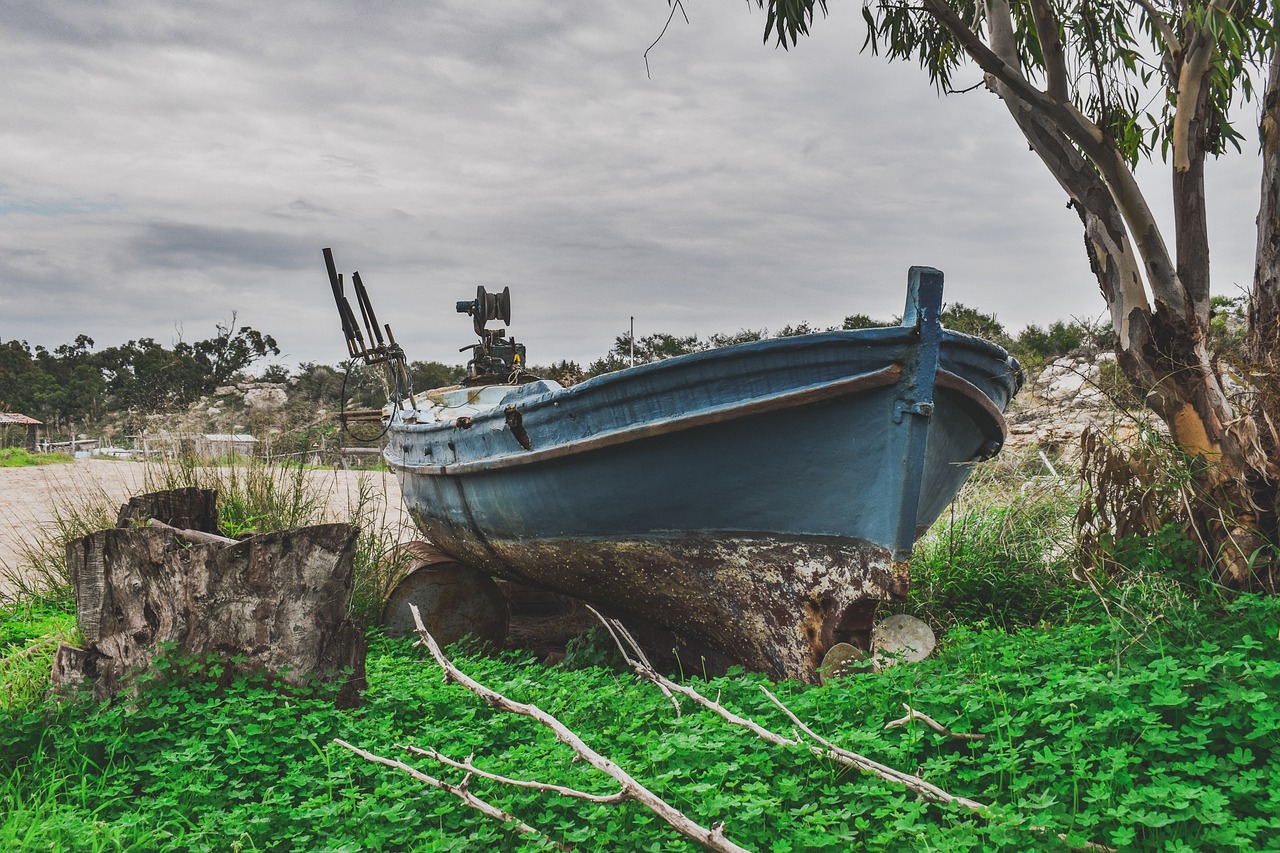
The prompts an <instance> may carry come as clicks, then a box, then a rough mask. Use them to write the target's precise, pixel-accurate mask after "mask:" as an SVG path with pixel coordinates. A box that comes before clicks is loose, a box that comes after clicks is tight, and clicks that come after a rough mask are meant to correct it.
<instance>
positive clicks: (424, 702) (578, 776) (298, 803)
mask: <svg viewBox="0 0 1280 853" xmlns="http://www.w3.org/2000/svg"><path fill="white" fill-rule="evenodd" d="M4 615H5V616H6V619H7V620H8V625H9V628H8V630H7V632H6V637H7V638H17V639H18V640H19V641H23V642H25V641H26V640H27V639H29V637H28V636H27V635H26V634H24V632H23V631H22V630H20V629H19V628H15V627H14V626H15V625H18V624H19V623H20V622H21V621H22V620H23V619H26V618H36V619H44V620H46V622H47V620H48V619H50V618H51V617H50V616H49V615H48V614H47V613H39V614H35V615H34V616H33V615H32V614H31V613H30V612H28V613H27V614H26V615H23V614H22V613H15V612H10V613H8V614H4ZM64 618H65V617H64ZM41 630H47V626H46V625H42V626H41ZM26 633H27V634H32V632H31V631H28V632H26ZM6 641H7V642H8V640H6ZM15 648H16V647H15V646H14V645H9V646H8V648H7V649H6V650H5V653H9V652H12V651H13V650H14V649H15ZM455 654H456V656H457V657H456V659H457V661H458V663H459V664H460V666H461V667H462V668H463V669H464V670H465V671H467V672H469V673H470V674H472V675H473V676H474V677H476V678H477V679H478V680H480V681H481V682H482V683H485V684H488V685H489V686H491V687H493V688H495V689H498V690H500V691H502V692H503V693H505V694H507V695H508V696H510V697H511V698H513V699H516V700H519V701H525V702H532V703H535V704H537V705H539V706H540V707H542V708H543V709H545V710H547V711H550V712H551V713H554V714H556V715H558V716H559V717H560V718H561V719H562V720H563V721H564V722H566V723H567V724H568V725H570V726H571V727H572V728H574V729H575V730H576V731H577V732H578V733H579V734H580V735H581V736H583V737H584V738H585V739H586V740H587V742H588V743H590V744H591V745H592V746H593V747H595V748H596V749H598V750H599V751H601V752H603V753H605V754H607V755H609V756H610V757H612V758H613V759H614V760H616V761H617V762H618V763H619V764H621V765H622V766H623V767H624V768H626V769H627V770H628V771H629V772H631V773H632V774H633V775H635V776H636V777H637V778H639V779H640V780H641V781H642V782H644V783H645V784H646V785H648V786H650V787H651V788H652V789H653V790H655V791H657V792H658V793H659V794H661V795H663V796H664V797H666V798H667V799H668V800H670V801H671V802H672V803H673V804H674V805H676V806H677V807H679V808H681V809H683V810H685V811H686V812H687V813H688V814H689V815H690V816H691V817H693V818H695V819H696V820H698V821H700V822H702V823H703V824H704V825H710V824H712V823H715V822H718V821H724V822H725V823H726V825H727V827H726V830H727V833H728V835H729V837H730V838H732V839H733V840H734V841H736V842H738V843H740V844H742V845H744V846H747V847H751V848H755V849H760V850H775V851H791V850H796V851H799V850H832V851H837V850H838V851H845V850H856V849H870V850H948V851H951V850H992V849H998V850H1036V849H1044V850H1054V849H1063V844H1062V842H1060V841H1059V840H1058V838H1057V834H1058V833H1065V834H1066V835H1067V841H1068V843H1069V844H1073V845H1082V844H1084V843H1085V842H1095V843H1100V844H1106V845H1112V846H1116V847H1119V848H1121V849H1141V850H1215V849H1216V850H1221V849H1280V784H1278V783H1280V702H1278V700H1277V697H1278V696H1280V601H1276V600H1271V599H1260V598H1252V597H1246V598H1242V599H1240V600H1239V601H1237V602H1236V603H1234V604H1231V605H1228V606H1225V607H1223V608H1222V609H1220V610H1219V611H1218V612H1216V613H1207V612H1205V613H1202V614H1200V615H1198V616H1196V617H1195V619H1194V620H1192V621H1191V622H1190V623H1188V622H1186V621H1183V622H1179V623H1177V624H1176V625H1175V623H1173V622H1169V623H1167V624H1166V628H1165V629H1164V630H1163V632H1161V631H1160V630H1159V629H1157V630H1154V631H1149V632H1148V633H1147V634H1146V635H1145V636H1144V637H1143V638H1142V641H1141V642H1140V643H1134V642H1133V641H1132V638H1131V637H1130V635H1129V634H1128V633H1126V632H1124V631H1122V630H1117V629H1116V628H1115V627H1113V626H1112V625H1111V624H1110V623H1108V622H1107V621H1105V620H1103V621H1102V622H1101V623H1100V624H1071V625H1066V626H1062V627H1051V628H1045V629H1042V630H1037V629H1027V630H1023V631H1020V632H1018V633H1014V634H1007V633H1004V632H1002V631H999V630H995V629H981V628H973V627H959V628H956V629H954V630H952V631H951V632H950V633H949V634H948V635H947V636H946V638H945V641H944V643H943V646H942V648H941V650H940V651H939V653H938V654H936V655H935V656H934V657H933V658H931V659H929V660H926V661H923V662H921V663H918V664H910V665H901V666H898V667H895V668H892V669H889V670H887V671H885V672H883V673H880V674H871V673H867V674H859V675H855V676H851V677H849V678H847V679H844V680H842V681H839V682H837V683H836V684H834V685H828V686H824V687H807V686H801V685H796V684H786V685H780V686H779V687H778V692H779V695H780V697H781V698H783V700H784V701H786V702H787V703H788V704H789V705H790V706H791V707H792V709H793V710H795V711H796V713H797V714H799V716H800V717H801V718H802V719H804V720H806V721H808V722H809V723H810V724H811V725H812V726H813V727H814V728H815V729H816V730H817V731H818V732H819V733H821V734H823V735H825V736H827V737H829V738H831V739H832V740H834V741H836V742H837V743H839V744H841V745H843V746H845V747H847V748H850V749H853V750H855V751H858V752H861V753H863V754H865V755H868V756H869V757H871V758H874V759H876V760H878V761H881V762H883V763H886V764H889V765H890V766H893V767H897V768H899V769H903V770H906V771H908V772H914V773H918V774H919V775H922V776H924V777H925V778H926V779H928V780H930V781H932V782H934V783H935V784H938V785H940V786H941V787H943V788H945V789H947V790H949V791H951V792H952V793H955V794H961V795H964V796H968V797H971V798H973V799H977V800H980V801H982V802H986V803H991V804H992V808H991V809H990V810H989V812H988V813H987V814H986V815H985V816H978V815H974V814H972V813H970V812H968V811H966V810H964V809H961V808H959V807H940V806H935V805H929V804H925V803H921V802H918V801H917V800H916V799H915V798H914V796H912V795H910V794H909V793H907V792H906V791H904V790H902V789H900V788H897V787H896V786H894V785H891V784H889V783H886V782H883V781H881V780H879V779H876V778H874V777H870V776H863V775H861V774H859V773H857V772H854V771H851V770H848V769H846V768H843V767H840V766H838V765H835V764H834V763H831V762H828V761H824V760H820V759H815V758H813V757H812V756H810V755H809V753H808V752H807V751H805V750H803V749H800V748H796V749H779V748H776V747H772V746H769V745H767V744H764V743H762V742H759V741H756V740H755V739H753V738H752V736H750V735H749V734H748V733H746V732H745V731H743V730H740V729H736V728H732V727H730V726H729V725H727V724H726V723H724V722H723V721H721V720H720V719H719V718H717V717H715V716H712V715H711V714H709V713H707V712H704V711H699V710H697V709H695V708H692V707H688V705H687V703H686V707H685V709H684V716H682V717H676V716H675V715H674V711H673V709H672V707H671V704H670V702H669V701H668V700H667V699H665V698H664V697H663V696H661V695H660V694H659V693H658V692H657V691H656V690H654V689H653V688H652V687H650V686H648V685H646V684H642V683H640V682H638V681H637V680H636V679H635V678H634V677H632V676H631V675H630V674H620V673H616V672H613V671H610V670H606V669H600V668H590V669H583V670H576V671H571V670H567V669H564V668H559V667H548V666H543V665H541V664H538V663H536V662H534V661H532V660H530V659H528V658H524V657H518V656H511V655H507V656H504V657H499V658H485V657H481V656H476V655H472V654H468V653H467V652H465V651H463V650H455ZM191 666H192V665H190V664H183V663H178V662H175V663H173V664H172V666H171V668H170V671H169V673H168V677H167V678H164V679H161V680H159V681H157V683H155V684H153V685H151V686H150V687H148V688H147V689H146V690H145V691H144V693H143V695H142V697H141V699H139V700H137V701H135V702H133V703H124V702H120V703H116V704H111V705H83V704H81V705H68V706H64V707H61V708H56V707H54V706H50V705H44V706H38V707H28V708H26V709H23V708H22V707H18V706H13V705H10V706H9V708H10V713H8V714H6V715H0V849H3V850H67V851H73V850H74V851H96V850H104V851H105V850H211V851H212V850H217V851H223V850H282V851H283V850H298V851H302V850H306V851H355V850H423V851H427V850H480V849H498V850H537V849H551V848H550V847H549V845H548V844H546V843H544V842H539V841H535V840H530V839H524V838H521V837H519V836H517V835H516V834H515V833H514V832H513V831H511V830H510V829H508V828H507V827H504V826H502V825H500V824H497V823H495V822H493V821H491V820H489V819H487V818H484V817H482V816H480V815H479V814H478V813H476V812H473V811H471V810H470V809H468V808H466V807H465V806H463V805H462V804H461V803H460V802H459V801H457V800H456V799H455V798H453V797H452V796H450V795H448V794H445V793H442V792H439V791H435V790H432V789H429V788H426V787H423V786H421V785H419V784H417V783H415V782H413V781H412V780H410V779H408V778H407V777H405V776H404V775H402V774H400V773H398V772H397V771H394V770H391V769H389V768H385V767H382V766H378V765H373V764H370V763H368V762H365V761H362V760H360V759H359V758H358V757H356V756H355V755H353V754H351V753H349V752H347V751H346V750H343V749H341V748H339V747H337V746H336V745H334V744H333V742H332V741H333V738H335V737H340V738H343V739H345V740H348V741H350V742H352V743H354V744H356V745H358V746H361V747H364V748H366V749H369V750H371V751H373V752H377V753H379V754H382V755H387V756H394V757H398V758H399V757H404V756H403V754H402V753H400V752H398V751H397V750H396V749H395V748H394V745H395V744H397V743H403V744H415V745H419V746H423V747H432V748H435V749H438V750H440V751H441V752H444V753H445V754H448V755H450V756H452V757H454V758H458V759H463V758H466V757H467V756H469V755H471V754H472V753H474V756H475V761H476V762H477V764H478V765H480V766H482V767H484V768H486V769H489V770H492V771H495V772H499V773H504V774H507V775H511V776H516V777H520V778H530V779H539V780H543V781H553V782H559V783H562V784H567V785H571V786H575V787H579V788H582V789H585V790H589V791H594V792H600V793H604V792H610V791H611V787H610V783H609V782H608V780H606V779H604V778H603V777H602V776H600V775H599V774H597V773H595V771H593V770H592V769H591V768H590V767H588V766H586V765H585V764H583V763H581V762H579V763H573V762H572V761H571V760H570V753H569V752H568V750H567V748H565V747H564V746H562V745H560V744H558V743H556V741H555V740H554V738H553V737H552V735H551V734H550V733H549V732H547V731H545V730H543V729H541V728H540V727H539V726H537V725H536V724H535V723H533V722H532V721H530V720H527V719H524V718H519V717H513V716H510V715H506V714H502V713H500V712H497V711H494V710H493V709H491V708H489V707H488V706H486V705H484V704H483V703H481V702H480V701H479V700H478V699H476V698H475V697H473V696H471V694H469V693H467V692H466V691H465V690H463V689H462V688H460V687H458V686H456V685H446V684H443V683H442V679H441V677H440V672H439V670H438V668H437V667H436V666H435V664H434V663H433V662H431V661H430V659H429V658H427V657H426V656H425V653H424V652H422V651H421V650H417V649H413V648H411V647H410V645H409V643H408V642H407V641H405V640H396V641H393V640H388V639H384V638H374V640H373V644H372V648H371V650H370V655H369V659H368V674H369V683H370V687H369V690H368V692H367V693H366V694H365V703H364V705H363V707H361V708H360V709H358V710H356V711H335V710H334V709H333V708H332V707H331V705H330V703H328V702H327V701H325V700H324V699H323V698H306V697H303V696H298V695H293V696H290V695H284V694H282V693H280V692H279V691H278V690H276V689H273V688H271V687H269V686H268V685H266V684H264V683H262V682H259V681H256V680H254V679H240V680H237V681H235V682H234V683H233V684H231V686H229V687H227V688H224V689H220V688H218V687H217V685H216V684H215V683H213V682H212V681H210V680H208V679H207V678H202V677H196V676H195V675H194V674H193V673H192V672H190V671H189V670H190V669H191ZM214 674H216V673H214ZM206 675H208V673H206ZM695 683H697V684H698V685H699V687H700V689H702V690H703V692H704V693H705V694H707V695H709V696H712V697H715V696H716V695H717V694H718V695H720V697H721V701H722V702H723V703H724V704H725V705H726V706H728V707H729V708H731V709H733V710H735V711H737V712H738V713H742V714H744V715H748V716H752V717H754V718H756V719H758V720H759V721H761V722H763V723H764V724H766V725H768V726H769V727H771V728H773V729H775V730H777V731H782V732H787V731H789V730H790V726H789V725H788V724H787V721H786V720H785V719H784V718H783V717H782V716H781V714H779V713H778V711H777V710H776V709H774V708H773V707H772V706H771V705H770V704H769V703H768V700H767V699H766V698H765V697H764V696H763V694H762V693H761V692H760V691H759V689H758V687H757V685H758V684H760V683H763V682H761V681H760V679H759V677H757V676H753V675H742V674H737V675H733V676H730V677H726V678H718V679H712V680H711V681H709V682H706V683H701V682H695ZM904 702H905V703H909V704H910V705H911V706H912V707H914V708H916V709H918V710H920V711H923V712H925V713H927V714H929V715H930V716H932V717H934V718H935V719H937V720H939V721H940V722H942V723H944V724H946V725H948V726H949V727H950V728H952V729H953V730H956V731H961V732H978V733H982V734H985V735H987V739H986V740H985V741H980V742H969V743H965V742H959V741H954V740H951V739H949V738H946V737H943V736H941V735H939V734H937V733H935V732H933V731H931V730H929V729H927V728H926V727H924V726H921V725H917V724H912V725H910V726H906V727H901V728H894V729H891V730H888V731H885V730H884V729H883V727H884V724H885V723H886V722H888V721H889V720H892V719H895V718H897V717H900V716H902V714H903V710H902V703H904ZM411 763H414V764H415V765H416V766H418V767H420V768H421V769H423V770H424V771H426V772H429V773H431V774H432V775H435V776H438V777H443V778H446V779H451V780H453V781H455V782H457V781H459V780H460V775H459V774H456V773H454V772H452V771H449V770H446V769H444V768H442V767H439V766H438V765H433V764H432V763H431V762H429V761H427V760H426V759H413V760H412V761H411ZM471 789H472V790H473V791H474V792H475V793H476V794H477V795H479V796H481V797H484V798H486V799H488V800H490V801H491V802H493V803H494V804H496V805H498V806H500V807H502V808H504V809H507V810H508V811H510V812H512V813H514V814H515V815H517V816H518V817H520V818H521V819H522V820H524V821H526V822H528V823H531V824H533V825H534V826H536V827H538V828H539V829H541V830H542V831H544V832H545V833H547V835H548V836H550V837H551V838H554V839H556V840H558V841H561V842H565V843H569V844H573V845H577V846H578V848H579V849H583V850H653V851H668V850H690V849H694V848H692V846H691V845H690V844H688V843H687V842H685V841H683V840H682V839H681V838H680V837H679V836H677V835H676V834H675V833H674V832H673V831H671V830H670V829H668V828H667V827H666V826H665V824H663V823H661V822H660V821H659V820H658V819H657V818H655V817H653V816H652V815H651V814H649V813H648V812H647V811H645V810H643V809H641V808H640V807H638V806H635V805H627V806H624V807H622V808H612V807H604V806H594V805H590V804H586V803H582V802H578V801H573V800H568V799H564V798H561V797H557V796H553V795H548V794H539V793H537V792H531V791H523V790H515V789H510V788H504V787H502V786H500V785H498V784H495V783H491V782H488V781H485V780H482V779H473V780H472V782H471ZM1037 827H1038V828H1040V829H1037Z"/></svg>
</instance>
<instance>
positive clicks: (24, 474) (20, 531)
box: [0, 459, 407, 595]
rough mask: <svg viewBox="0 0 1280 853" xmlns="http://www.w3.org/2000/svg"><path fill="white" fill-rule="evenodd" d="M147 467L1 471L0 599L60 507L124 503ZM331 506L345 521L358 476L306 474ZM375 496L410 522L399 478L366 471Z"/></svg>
mask: <svg viewBox="0 0 1280 853" xmlns="http://www.w3.org/2000/svg"><path fill="white" fill-rule="evenodd" d="M146 471H147V465H146V464H143V463H138V462H115V461H109V460H100V459H82V460H78V461H76V462H74V463H67V464H62V465H39V466H35V467H30V468H0V595H4V594H8V593H10V592H11V591H12V585H11V584H9V583H7V581H6V580H5V577H4V576H5V575H6V574H9V573H11V572H16V571H19V570H21V562H22V561H21V559H20V556H21V553H22V545H23V543H24V542H35V541H38V539H39V536H40V533H41V531H42V530H47V529H49V527H50V525H51V523H52V521H53V519H54V517H55V513H56V512H57V509H58V507H65V506H74V505H84V503H85V502H86V501H92V502H97V503H102V502H104V501H109V502H110V503H112V504H122V503H124V502H125V501H126V500H128V499H129V498H130V497H131V496H133V495H135V494H141V493H143V492H145V491H146V486H145V479H146ZM308 476H310V477H311V479H312V480H313V482H315V484H316V486H317V487H318V488H319V489H320V492H321V494H323V495H325V496H326V497H327V499H328V503H329V515H330V520H332V521H345V520H346V519H347V518H348V517H349V511H348V508H349V507H351V506H354V505H355V503H356V489H357V483H358V482H359V478H360V476H361V474H360V473H359V472H355V471H339V470H320V471H311V472H308ZM363 476H364V477H365V478H368V482H369V483H370V484H371V486H372V487H373V489H374V490H375V492H376V494H377V495H378V496H379V498H380V499H381V500H384V501H385V504H384V506H385V508H386V511H385V513H382V515H383V517H384V519H385V523H386V524H388V525H402V524H406V523H407V516H406V514H405V512H404V504H403V503H402V502H401V500H400V487H399V484H398V483H396V478H395V477H394V476H393V475H391V474H387V473H383V472H378V471H368V472H363Z"/></svg>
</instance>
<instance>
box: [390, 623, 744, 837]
mask: <svg viewBox="0 0 1280 853" xmlns="http://www.w3.org/2000/svg"><path fill="white" fill-rule="evenodd" d="M409 610H410V612H411V613H413V621H414V623H415V624H416V626H417V629H418V636H419V637H421V638H422V639H421V641H420V642H419V643H418V645H423V646H426V648H427V651H429V652H430V653H431V656H432V657H433V658H435V661H436V663H437V664H439V665H440V668H441V669H443V670H444V672H445V675H446V677H447V678H448V679H449V680H451V681H454V682H457V683H458V684H460V685H462V686H463V687H465V688H467V689H468V690H470V691H471V692H472V693H474V694H475V695H476V696H478V697H480V699H482V700H483V701H484V702H485V703H487V704H488V705H490V706H492V707H494V708H498V709H499V710H502V711H507V712H510V713H512V714H518V715H520V716H522V717H529V718H530V719H532V720H535V721H537V722H538V723H540V724H542V725H543V726H545V727H546V728H548V729H550V730H551V731H552V732H554V733H555V736H556V739H557V740H559V741H560V742H561V743H563V744H565V745H566V746H568V747H569V748H570V749H572V750H573V751H574V753H575V754H577V756H578V757H579V758H581V759H582V760H584V761H586V762H587V763H588V764H590V765H591V766H592V767H594V768H596V769H597V770H599V771H600V772H601V773H604V774H605V775H606V776H609V777H610V778H612V779H613V780H614V781H616V782H618V783H619V784H620V785H621V786H622V791H623V793H624V794H625V795H626V796H627V797H628V798H629V799H633V800H635V801H636V802H638V803H640V804H641V805H643V806H645V807H646V808H647V809H649V810H650V811H651V812H653V813H654V814H656V815H657V816H658V817H660V818H662V819H663V820H664V821H666V822H667V825H668V826H670V827H671V828H672V829H674V830H675V831H676V832H679V833H680V834H681V835H683V836H684V837H685V838H688V839H690V840H692V841H694V842H696V843H698V844H701V845H702V846H704V847H706V848H707V849H709V850H716V851H724V853H746V848H743V847H739V846H738V845H737V844H735V843H733V842H732V841H730V840H729V839H727V838H726V837H725V835H724V825H723V824H717V825H716V826H713V827H711V828H707V827H705V826H702V825H700V824H698V823H697V822H695V821H693V820H691V819H689V818H688V817H686V816H685V814H684V813H683V812H681V811H680V810H679V809H676V808H675V807H673V806H672V805H671V804H670V803H668V802H667V801H666V800H663V799H662V798H661V797H659V796H658V795H657V794H655V793H653V792H652V791H650V790H649V789H648V788H646V787H644V785H641V784H640V783H639V782H638V781H636V780H635V779H634V778H633V777H632V776H631V775H630V774H629V773H627V772H626V771H625V770H623V769H622V768H621V767H619V766H618V765H617V764H615V763H614V762H612V761H610V760H609V759H608V758H605V757H604V756H603V755H601V754H600V753H598V752H596V751H595V750H594V749H592V748H591V747H589V746H587V745H586V743H584V742H583V740H582V738H580V737H578V736H577V735H576V734H575V733H574V732H573V731H572V730H571V729H569V727H568V726H566V725H565V724H564V723H562V722H560V720H558V719H556V718H555V717H554V716H552V715H551V714H548V713H547V712H546V711H543V710H542V709H540V708H538V707H536V706H534V705H526V704H524V703H521V702H515V701H513V700H511V699H508V698H507V697H505V696H503V695H502V694H501V693H498V692H497V691H495V690H490V689H489V688H488V687H485V686H484V685H483V684H480V683H479V682H478V681H476V680H475V679H473V678H471V677H470V676H468V675H467V674H466V673H464V672H463V671H462V670H460V669H458V668H457V667H456V666H454V664H453V662H452V661H450V660H449V659H448V658H447V657H445V654H444V652H443V651H442V650H441V649H440V645H439V644H438V643H437V642H436V640H435V637H432V636H431V634H430V632H429V631H427V628H426V626H425V625H424V624H423V623H422V614H421V613H419V611H418V608H417V607H416V606H415V605H413V604H410V605H409Z"/></svg>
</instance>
